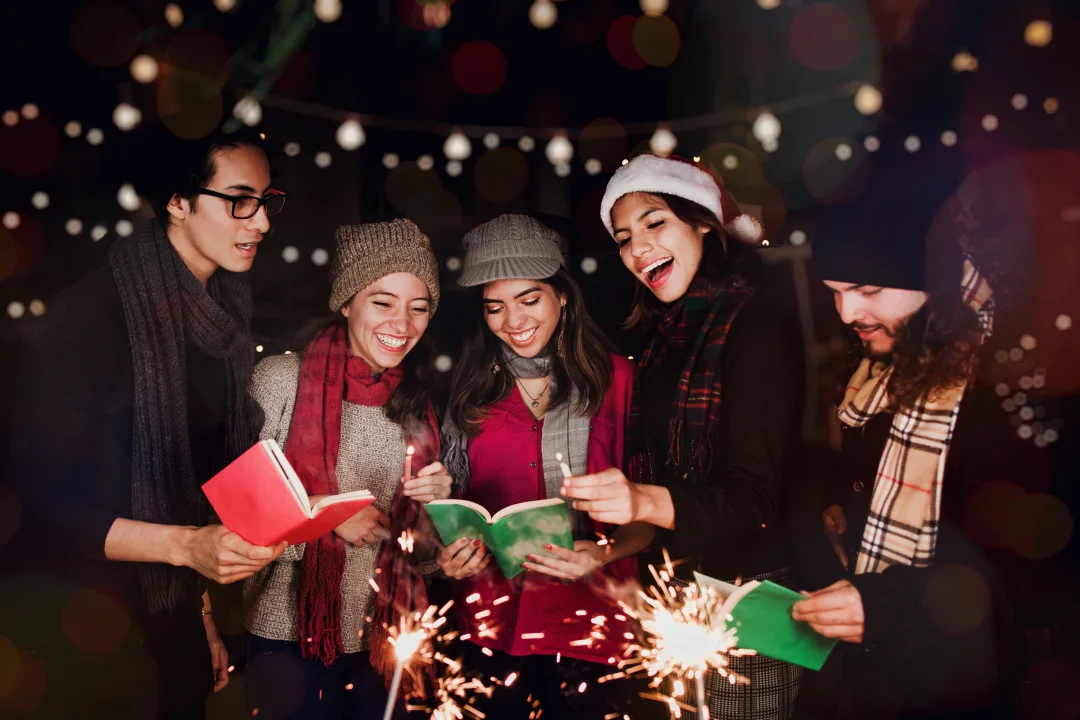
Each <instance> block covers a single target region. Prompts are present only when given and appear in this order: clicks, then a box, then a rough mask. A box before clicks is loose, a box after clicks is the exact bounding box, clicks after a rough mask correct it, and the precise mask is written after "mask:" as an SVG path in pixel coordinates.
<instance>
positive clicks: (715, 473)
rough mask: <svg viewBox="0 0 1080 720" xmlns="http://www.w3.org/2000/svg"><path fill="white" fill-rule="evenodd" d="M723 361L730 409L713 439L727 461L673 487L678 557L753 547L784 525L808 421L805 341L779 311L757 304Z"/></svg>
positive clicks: (736, 329)
mask: <svg viewBox="0 0 1080 720" xmlns="http://www.w3.org/2000/svg"><path fill="white" fill-rule="evenodd" d="M723 357H724V359H723V369H722V372H721V379H720V382H721V400H722V403H723V404H722V410H721V418H720V422H719V428H718V431H717V433H716V434H715V435H714V436H713V440H712V441H713V443H714V447H715V448H717V449H718V450H720V453H719V454H720V456H721V457H722V462H720V463H714V466H713V467H712V468H711V469H710V472H709V473H708V475H707V476H706V477H705V478H703V479H702V481H701V482H697V483H679V484H672V485H671V486H669V490H670V492H671V502H672V505H673V506H674V510H675V529H674V532H673V533H672V536H671V538H670V543H669V548H670V550H671V552H672V555H673V556H689V555H709V554H713V553H716V552H718V551H722V550H721V548H724V547H730V546H731V545H732V544H738V543H746V542H750V541H751V540H752V538H753V536H754V535H755V534H757V533H758V532H760V530H761V528H764V527H765V526H767V525H769V524H771V523H773V522H774V521H776V520H778V515H779V495H780V486H781V478H782V476H783V474H784V467H783V466H784V462H785V460H786V459H788V457H789V455H790V453H791V450H792V448H791V445H792V444H793V442H795V439H796V438H797V428H798V425H799V422H800V420H801V408H802V392H803V373H802V348H801V345H800V341H799V336H798V334H797V333H796V332H794V331H793V330H792V329H791V328H790V327H789V326H788V325H787V323H785V322H784V321H783V320H782V318H781V317H780V315H779V314H778V313H777V311H776V310H775V309H774V308H772V307H771V306H769V305H767V304H764V303H757V302H755V303H753V304H751V305H749V306H747V307H746V308H744V310H743V311H742V312H741V313H740V314H739V316H738V317H737V318H736V320H735V322H734V323H733V324H732V327H731V331H730V333H729V335H728V338H727V342H726V344H725V347H724V356H723Z"/></svg>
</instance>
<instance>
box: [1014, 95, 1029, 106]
mask: <svg viewBox="0 0 1080 720" xmlns="http://www.w3.org/2000/svg"><path fill="white" fill-rule="evenodd" d="M1011 104H1012V106H1013V110H1026V109H1027V106H1028V97H1027V95H1024V94H1023V93H1016V94H1015V95H1013V96H1012V100H1011Z"/></svg>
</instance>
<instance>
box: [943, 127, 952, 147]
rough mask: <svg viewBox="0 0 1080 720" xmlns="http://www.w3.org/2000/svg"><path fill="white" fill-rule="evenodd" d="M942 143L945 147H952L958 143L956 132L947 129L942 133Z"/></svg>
mask: <svg viewBox="0 0 1080 720" xmlns="http://www.w3.org/2000/svg"><path fill="white" fill-rule="evenodd" d="M941 144H942V145H944V146H945V147H952V146H953V145H955V144H956V133H955V132H954V131H952V130H946V131H945V132H943V133H941Z"/></svg>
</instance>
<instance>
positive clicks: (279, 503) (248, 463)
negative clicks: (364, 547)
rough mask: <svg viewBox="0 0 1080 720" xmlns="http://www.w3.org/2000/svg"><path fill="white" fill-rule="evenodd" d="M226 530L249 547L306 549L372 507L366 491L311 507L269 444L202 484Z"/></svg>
mask: <svg viewBox="0 0 1080 720" xmlns="http://www.w3.org/2000/svg"><path fill="white" fill-rule="evenodd" d="M202 489H203V492H204V493H206V497H207V498H208V499H209V500H210V504H211V505H212V506H213V508H214V511H215V512H216V513H217V515H218V517H219V518H221V522H222V524H223V525H225V527H227V528H229V529H230V530H232V531H233V532H234V533H236V534H237V535H239V536H240V537H242V538H244V539H245V540H247V541H248V542H249V543H251V544H252V545H262V546H267V545H274V544H276V543H279V542H281V541H282V540H285V541H287V542H288V543H289V544H290V545H296V544H298V543H306V542H311V541H312V540H315V539H317V538H319V537H321V536H323V535H325V534H326V533H328V532H330V531H331V530H333V529H334V528H336V527H337V526H338V525H341V524H342V523H343V522H345V521H346V520H348V519H349V518H351V517H352V516H353V515H355V514H356V513H358V512H360V511H361V510H363V509H364V508H366V507H367V506H368V505H370V504H371V503H373V502H375V496H374V495H372V494H371V493H370V492H368V491H367V490H356V491H354V492H348V493H341V494H339V495H330V496H328V497H325V498H323V499H322V500H320V501H319V502H317V503H315V506H314V507H312V505H311V501H310V500H309V499H308V496H307V493H306V492H305V491H304V484H303V483H302V482H300V478H298V477H297V476H296V471H294V470H293V468H292V466H291V465H289V461H288V460H286V459H285V453H283V452H282V451H281V448H280V447H278V444H277V443H276V442H275V441H273V440H263V441H261V442H259V443H258V444H256V445H253V446H252V447H251V448H250V449H249V450H247V451H246V452H245V453H244V454H243V455H241V456H240V457H238V458H236V459H235V460H233V461H232V462H231V463H229V465H228V467H226V468H225V469H224V470H222V471H221V472H219V473H218V474H217V475H215V476H214V477H212V478H210V479H209V480H207V481H206V482H205V483H203V486H202Z"/></svg>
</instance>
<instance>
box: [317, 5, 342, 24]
mask: <svg viewBox="0 0 1080 720" xmlns="http://www.w3.org/2000/svg"><path fill="white" fill-rule="evenodd" d="M315 17H317V18H318V19H319V20H321V21H322V22H324V23H332V22H335V21H336V20H337V19H338V18H340V17H341V0H315Z"/></svg>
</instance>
